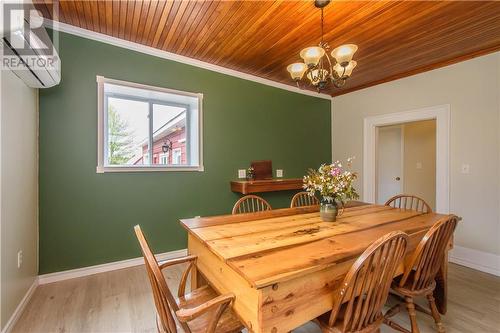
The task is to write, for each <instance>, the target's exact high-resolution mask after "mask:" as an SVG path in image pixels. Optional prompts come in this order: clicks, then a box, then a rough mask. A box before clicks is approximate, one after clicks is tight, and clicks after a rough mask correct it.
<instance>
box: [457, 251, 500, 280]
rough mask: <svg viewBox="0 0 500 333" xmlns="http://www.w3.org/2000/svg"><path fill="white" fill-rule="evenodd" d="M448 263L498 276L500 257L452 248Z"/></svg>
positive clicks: (499, 272)
mask: <svg viewBox="0 0 500 333" xmlns="http://www.w3.org/2000/svg"><path fill="white" fill-rule="evenodd" d="M449 261H450V262H452V263H455V264H458V265H461V266H465V267H469V268H472V269H475V270H478V271H481V272H485V273H489V274H493V275H496V276H500V255H498V254H493V253H488V252H483V251H479V250H474V249H469V248H466V247H462V246H456V245H455V246H454V247H453V249H452V250H451V251H450V255H449Z"/></svg>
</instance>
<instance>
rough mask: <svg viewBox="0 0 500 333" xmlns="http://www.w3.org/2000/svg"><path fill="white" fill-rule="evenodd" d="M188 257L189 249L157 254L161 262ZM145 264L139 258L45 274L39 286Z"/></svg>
mask: <svg viewBox="0 0 500 333" xmlns="http://www.w3.org/2000/svg"><path fill="white" fill-rule="evenodd" d="M186 255H187V249H181V250H176V251H170V252H164V253H160V254H157V255H156V259H157V260H159V261H161V260H167V259H174V258H180V257H184V256H186ZM143 264H144V258H143V257H139V258H133V259H127V260H121V261H115V262H110V263H107V264H101V265H95V266H89V267H82V268H77V269H71V270H68V271H62V272H55V273H49V274H43V275H39V276H38V283H39V284H47V283H52V282H57V281H62V280H68V279H74V278H78V277H82V276H88V275H93V274H97V273H104V272H109V271H114V270H117V269H123V268H128V267H133V266H139V265H143Z"/></svg>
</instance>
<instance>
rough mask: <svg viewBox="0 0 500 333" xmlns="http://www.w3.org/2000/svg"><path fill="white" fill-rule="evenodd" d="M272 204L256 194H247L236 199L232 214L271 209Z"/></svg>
mask: <svg viewBox="0 0 500 333" xmlns="http://www.w3.org/2000/svg"><path fill="white" fill-rule="evenodd" d="M271 209H272V208H271V205H270V204H269V203H268V202H267V201H266V200H264V199H262V198H261V197H259V196H256V195H246V196H244V197H242V198H240V200H238V201H236V203H235V204H234V207H233V212H232V214H233V215H234V214H244V213H255V212H263V211H266V210H271Z"/></svg>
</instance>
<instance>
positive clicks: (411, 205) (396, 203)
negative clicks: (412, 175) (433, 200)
mask: <svg viewBox="0 0 500 333" xmlns="http://www.w3.org/2000/svg"><path fill="white" fill-rule="evenodd" d="M385 205H386V206H391V207H394V208H402V209H413V210H416V211H418V212H422V213H432V208H431V206H429V204H428V203H427V202H425V200H424V199H422V198H419V197H417V196H415V195H410V194H399V195H396V196H394V197H392V198H390V199H389V200H387V202H386V203H385Z"/></svg>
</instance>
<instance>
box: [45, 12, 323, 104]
mask: <svg viewBox="0 0 500 333" xmlns="http://www.w3.org/2000/svg"><path fill="white" fill-rule="evenodd" d="M44 25H45V26H46V27H48V28H52V29H55V30H57V31H61V32H65V33H68V34H72V35H75V36H79V37H83V38H87V39H92V40H95V41H98V42H102V43H106V44H110V45H114V46H118V47H122V48H125V49H129V50H132V51H136V52H141V53H145V54H149V55H152V56H155V57H159V58H163V59H167V60H172V61H176V62H179V63H182V64H186V65H191V66H195V67H199V68H203V69H207V70H210V71H213V72H217V73H221V74H226V75H230V76H234V77H237V78H240V79H244V80H248V81H253V82H257V83H260V84H264V85H267V86H271V87H275V88H279V89H283V90H288V91H291V92H294V93H297V94H302V95H308V96H312V97H318V98H323V99H328V100H331V99H332V97H331V96H330V95H327V94H323V93H316V92H314V91H310V90H302V89H299V88H297V87H293V86H289V85H287V84H284V83H279V82H276V81H272V80H268V79H264V78H261V77H259V76H255V75H252V74H247V73H243V72H240V71H236V70H234V69H229V68H226V67H222V66H218V65H214V64H210V63H208V62H205V61H201V60H197V59H194V58H190V57H186V56H182V55H179V54H175V53H172V52H167V51H163V50H159V49H156V48H154V47H150V46H146V45H142V44H139V43H134V42H130V41H127V40H124V39H120V38H116V37H112V36H108V35H105V34H101V33H99V32H94V31H91V30H87V29H83V28H79V27H75V26H73V25H70V24H66V23H62V22H57V21H53V20H49V19H44Z"/></svg>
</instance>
